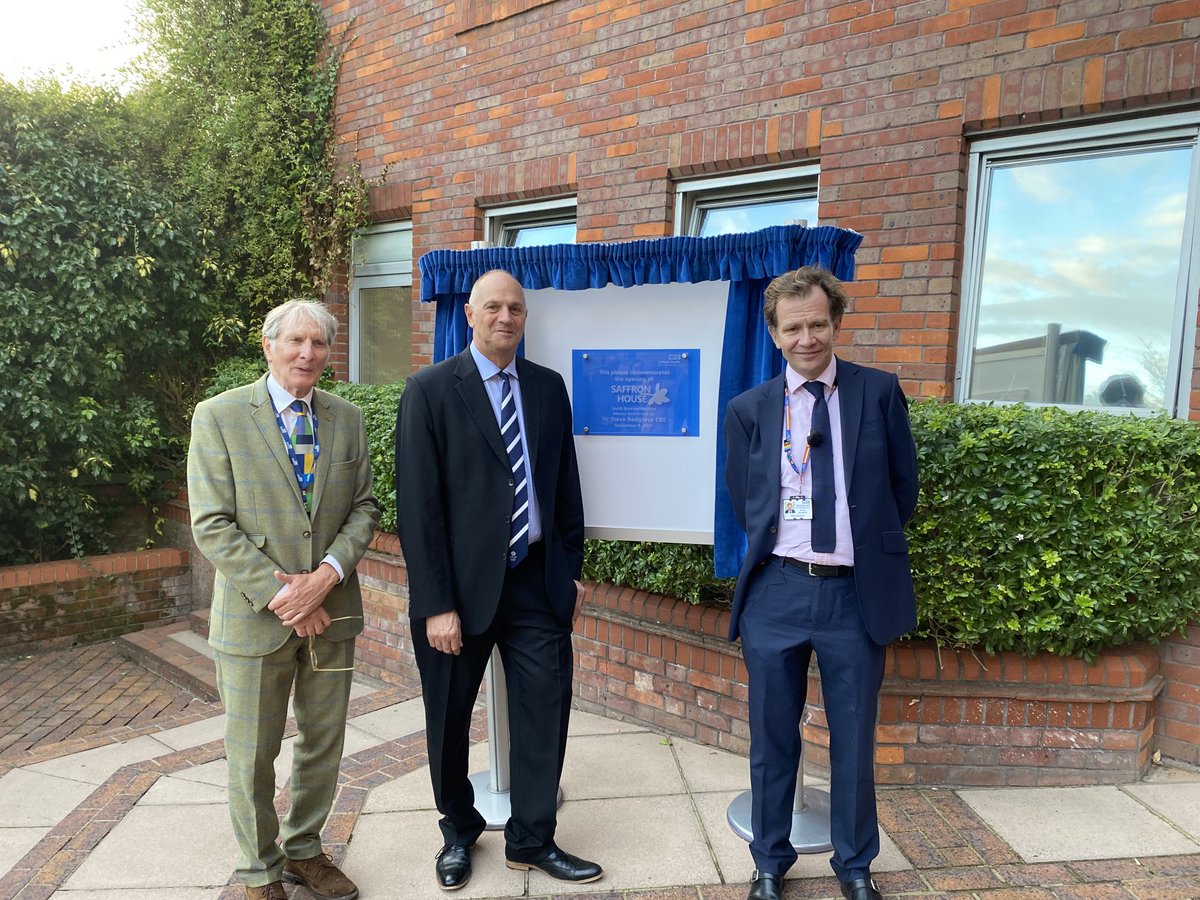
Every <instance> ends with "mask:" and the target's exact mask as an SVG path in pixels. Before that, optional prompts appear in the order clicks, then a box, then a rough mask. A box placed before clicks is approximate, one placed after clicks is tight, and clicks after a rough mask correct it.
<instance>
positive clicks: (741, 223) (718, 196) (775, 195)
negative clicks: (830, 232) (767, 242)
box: [675, 166, 818, 237]
mask: <svg viewBox="0 0 1200 900" xmlns="http://www.w3.org/2000/svg"><path fill="white" fill-rule="evenodd" d="M817 172H818V170H817V167H816V166H799V167H795V168H791V169H776V170H773V171H765V172H744V173H742V174H739V175H727V176H724V177H721V178H703V179H697V180H695V181H682V182H680V183H678V184H677V185H675V196H676V202H675V233H676V234H680V235H690V236H691V237H712V236H713V235H717V234H734V233H736V232H744V231H758V230H759V229H762V228H767V227H769V226H771V225H796V224H803V225H808V226H810V227H811V226H815V225H816V224H817Z"/></svg>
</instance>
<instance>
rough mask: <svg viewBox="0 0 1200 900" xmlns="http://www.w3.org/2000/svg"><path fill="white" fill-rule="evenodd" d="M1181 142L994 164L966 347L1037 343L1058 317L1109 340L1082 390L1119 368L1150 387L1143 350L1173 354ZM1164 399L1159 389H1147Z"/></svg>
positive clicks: (1184, 162)
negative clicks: (972, 333) (974, 325)
mask: <svg viewBox="0 0 1200 900" xmlns="http://www.w3.org/2000/svg"><path fill="white" fill-rule="evenodd" d="M1191 152H1192V151H1191V149H1190V148H1169V149H1159V150H1143V151H1139V152H1134V153H1119V154H1118V153H1113V154H1110V155H1108V156H1104V157H1092V158H1080V159H1070V160H1060V161H1041V162H1035V163H1030V164H1024V165H1013V166H1006V167H1003V168H996V169H993V170H992V175H991V185H990V187H991V193H990V198H989V209H988V220H987V232H986V247H985V251H984V259H983V273H982V284H981V289H980V308H979V331H978V334H977V337H976V342H975V346H976V347H979V348H984V347H992V346H995V345H996V344H1003V343H1007V342H1009V341H1017V340H1022V339H1026V338H1036V337H1039V336H1042V335H1045V333H1046V325H1047V324H1048V323H1050V322H1057V323H1060V324H1061V325H1062V330H1063V331H1064V332H1069V331H1074V330H1077V329H1084V330H1087V331H1091V332H1093V333H1094V334H1097V335H1099V336H1100V337H1101V338H1103V339H1104V340H1105V341H1107V342H1108V343H1107V345H1106V347H1105V348H1104V361H1103V362H1102V363H1099V364H1096V363H1089V364H1088V367H1087V381H1086V384H1085V396H1086V395H1088V394H1094V392H1095V391H1096V390H1098V388H1099V386H1100V384H1101V383H1102V382H1103V381H1104V379H1106V378H1107V377H1109V376H1110V375H1114V374H1117V373H1120V372H1130V373H1133V374H1135V375H1137V376H1138V377H1139V378H1140V379H1142V380H1143V381H1144V382H1146V383H1147V384H1148V386H1150V382H1151V381H1152V380H1153V379H1152V378H1151V375H1150V373H1149V372H1147V371H1146V369H1145V367H1144V366H1143V363H1144V362H1145V361H1146V354H1147V350H1148V351H1149V352H1150V353H1151V354H1154V355H1157V356H1159V357H1161V359H1162V360H1163V361H1164V362H1165V360H1166V359H1167V357H1168V356H1169V355H1170V349H1171V337H1172V335H1171V327H1172V320H1173V317H1174V311H1175V302H1176V279H1177V277H1178V274H1179V263H1180V253H1181V248H1182V236H1183V223H1184V215H1185V209H1186V202H1187V190H1188V179H1189V171H1190V167H1191ZM1148 394H1156V396H1154V397H1153V399H1154V400H1157V401H1161V399H1162V397H1161V389H1160V388H1156V387H1150V391H1149V392H1148Z"/></svg>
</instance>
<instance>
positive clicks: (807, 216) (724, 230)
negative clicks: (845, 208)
mask: <svg viewBox="0 0 1200 900" xmlns="http://www.w3.org/2000/svg"><path fill="white" fill-rule="evenodd" d="M700 215H701V221H700V233H699V237H712V236H713V235H717V234H737V233H739V232H747V231H759V230H760V229H763V228H769V227H770V226H772V225H787V224H789V223H791V222H801V221H802V222H804V223H805V224H806V225H808V226H809V227H810V228H811V227H813V226H815V225H816V224H817V198H816V197H811V198H808V199H804V200H772V201H767V202H762V203H745V204H742V205H740V206H706V207H704V208H703V209H702V210H701V212H700Z"/></svg>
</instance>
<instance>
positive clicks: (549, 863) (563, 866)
mask: <svg viewBox="0 0 1200 900" xmlns="http://www.w3.org/2000/svg"><path fill="white" fill-rule="evenodd" d="M504 864H505V865H506V866H508V867H509V868H510V869H523V870H525V871H528V870H529V869H537V870H538V871H539V872H544V873H546V874H547V875H549V876H550V877H551V878H557V879H558V880H559V881H573V882H575V883H576V884H583V883H584V882H587V881H598V880H599V879H600V876H601V875H603V874H604V870H603V869H601V868H600V867H599V866H598V865H596V863H594V862H588V861H587V860H586V859H580V858H579V857H578V856H572V855H571V854H570V853H567V852H566V851H564V850H559V849H558V848H557V847H551V848H550V849H549V850H547V851H546V852H545V853H543V854H541V855H540V856H536V857H533V858H532V859H528V860H524V859H512V858H511V857H508V856H506V857H505V860H504Z"/></svg>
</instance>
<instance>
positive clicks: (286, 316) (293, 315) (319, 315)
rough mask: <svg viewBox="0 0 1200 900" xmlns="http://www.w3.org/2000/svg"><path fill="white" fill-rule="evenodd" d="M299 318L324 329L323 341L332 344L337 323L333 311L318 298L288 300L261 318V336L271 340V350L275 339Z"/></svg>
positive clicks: (298, 320) (335, 334)
mask: <svg viewBox="0 0 1200 900" xmlns="http://www.w3.org/2000/svg"><path fill="white" fill-rule="evenodd" d="M301 320H308V321H309V322H312V323H314V324H315V325H316V326H317V327H319V328H321V329H323V330H324V331H325V342H326V343H327V344H329V345H330V346H333V339H334V338H336V337H337V330H338V323H337V319H336V318H334V315H333V313H331V312H330V311H329V309H328V308H327V307H326V306H325V304H324V303H321V302H320V301H319V300H289V301H288V302H287V303H281V304H280V305H279V306H277V307H275V308H274V309H273V310H271V311H270V312H269V313H267V317H266V318H265V319H264V320H263V329H262V333H263V337H265V338H266V339H267V340H268V341H270V342H271V348H272V350H273V349H274V347H275V340H276V338H278V337H279V335H280V334H282V333H283V331H284V330H285V329H287V328H290V327H291V326H293V325H296V324H297V323H299V322H300V321H301Z"/></svg>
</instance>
